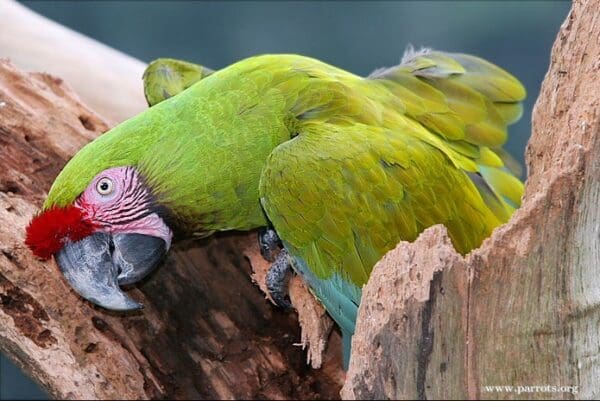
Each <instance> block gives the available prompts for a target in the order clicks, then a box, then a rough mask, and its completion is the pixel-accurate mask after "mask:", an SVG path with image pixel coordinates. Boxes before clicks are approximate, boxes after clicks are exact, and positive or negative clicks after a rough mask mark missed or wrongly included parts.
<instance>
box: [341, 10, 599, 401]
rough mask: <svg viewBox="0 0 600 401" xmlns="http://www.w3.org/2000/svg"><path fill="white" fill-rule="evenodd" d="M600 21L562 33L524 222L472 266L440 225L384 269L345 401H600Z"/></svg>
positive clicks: (575, 13) (375, 283) (531, 150)
mask: <svg viewBox="0 0 600 401" xmlns="http://www.w3.org/2000/svg"><path fill="white" fill-rule="evenodd" d="M598 10H600V1H599V0H587V1H582V0H579V1H575V2H574V4H573V7H572V10H571V13H570V14H569V16H568V17H567V19H566V21H565V23H564V24H563V26H562V27H561V30H560V32H559V34H558V38H557V40H556V42H555V44H554V47H553V50H552V59H551V65H550V69H549V71H548V73H547V75H546V78H545V80H544V83H543V85H542V90H541V93H540V95H539V98H538V101H537V103H536V106H535V110H534V116H533V134H532V138H531V140H530V142H529V145H528V148H527V165H528V170H529V177H528V180H527V187H526V194H525V196H524V199H523V205H522V207H521V208H520V209H519V210H518V211H517V212H516V213H515V215H514V216H513V218H512V219H511V220H510V221H509V222H508V223H507V224H506V225H504V226H502V227H500V228H498V229H497V230H496V231H495V232H494V233H493V235H492V237H491V238H490V239H488V240H486V241H485V242H484V244H483V245H482V246H481V247H480V248H479V249H477V250H474V251H473V252H471V253H470V254H469V255H467V257H464V258H463V257H461V256H460V255H458V254H457V253H456V252H454V250H453V249H452V248H451V245H450V242H449V239H448V236H447V234H446V233H445V230H444V229H443V228H442V227H433V228H431V229H429V230H427V231H425V232H424V233H423V234H422V235H421V236H420V238H419V239H418V240H417V241H416V242H414V243H412V244H408V243H401V244H399V246H398V247H397V248H396V249H395V250H393V251H391V252H390V253H389V254H388V255H386V257H385V258H384V259H383V260H382V261H380V262H379V263H378V265H377V266H376V267H375V269H374V272H373V274H372V276H371V279H370V280H369V283H368V284H367V285H366V287H365V290H364V293H363V302H362V304H361V307H360V310H359V317H358V326H357V334H356V335H355V337H354V341H353V355H352V359H351V364H350V369H349V372H348V375H347V380H346V383H345V385H344V387H343V390H342V396H343V397H344V398H386V397H390V398H421V399H423V398H428V399H431V398H434V399H436V398H472V399H482V398H483V399H498V398H500V399H506V398H509V399H512V398H533V399H537V398H554V399H562V398H583V399H594V398H598V396H600V382H599V381H598V377H600V337H599V336H598V328H599V327H600V275H599V274H598V269H599V267H600V207H599V205H600V80H599V79H598V78H600V18H599V17H598V16H599V14H598ZM487 386H514V388H513V389H512V392H511V391H510V390H509V389H506V388H502V389H499V388H489V387H487ZM519 386H523V388H519ZM533 386H539V387H538V388H536V387H533ZM546 386H555V388H552V387H546ZM561 386H565V388H562V389H561V388H560V387H561ZM568 386H571V388H568ZM518 391H520V394H517V392H518Z"/></svg>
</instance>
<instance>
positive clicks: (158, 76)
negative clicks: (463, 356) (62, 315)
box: [26, 49, 525, 345]
mask: <svg viewBox="0 0 600 401" xmlns="http://www.w3.org/2000/svg"><path fill="white" fill-rule="evenodd" d="M144 90H145V94H146V98H147V100H148V103H149V105H150V106H151V107H149V108H148V109H147V110H145V111H144V112H142V113H140V114H139V115H137V116H135V117H133V118H131V119H129V120H127V121H125V122H123V123H122V124H120V125H118V126H116V127H115V128H113V129H111V130H110V131H108V132H107V133H105V134H103V135H101V136H100V137H98V138H97V139H95V140H94V141H92V142H91V143H89V144H87V145H86V146H85V147H83V148H82V149H81V150H80V151H79V152H78V153H77V154H76V155H75V156H74V157H73V158H72V159H71V160H70V161H69V162H68V163H67V164H66V166H65V167H64V169H63V170H62V172H61V173H60V174H59V175H58V177H57V178H56V180H55V181H54V184H53V185H52V187H51V189H50V191H49V193H48V197H47V199H46V201H45V203H44V205H43V208H42V211H41V212H40V213H39V214H38V215H36V216H35V217H34V218H33V219H32V221H31V223H30V224H29V226H28V227H27V233H26V244H27V245H28V246H29V247H30V248H31V250H32V251H33V253H34V254H35V255H37V256H39V257H41V258H49V257H51V256H53V255H54V256H55V258H56V260H57V262H58V265H59V267H60V269H61V271H62V273H63V274H64V276H65V278H66V280H67V281H68V282H69V283H70V285H71V286H72V287H73V288H74V289H75V291H77V292H78V293H79V294H80V295H81V296H82V297H84V298H86V299H88V300H89V301H91V302H93V303H95V304H98V305H100V306H103V307H105V308H108V309H112V310H130V309H137V308H140V307H141V305H140V304H139V303H138V302H136V301H134V300H133V299H131V298H130V297H129V296H127V295H126V294H125V293H124V292H123V291H122V290H121V289H120V287H119V286H120V285H125V284H131V283H135V282H137V281H139V280H141V279H142V278H143V277H145V276H146V275H147V274H148V273H149V272H151V271H152V270H153V269H154V268H155V267H156V266H157V265H158V264H159V262H160V260H161V259H162V258H163V256H164V255H165V253H166V252H167V251H168V250H169V248H170V246H171V243H172V241H173V240H174V239H175V240H176V239H180V238H184V237H204V236H208V235H211V234H212V233H214V232H217V231H227V230H253V229H261V234H260V238H259V239H260V244H261V247H262V248H261V249H262V251H263V255H264V256H265V258H267V259H269V260H271V261H272V260H273V258H272V251H274V250H275V249H276V248H277V247H278V246H280V247H282V252H280V253H279V256H278V257H277V258H276V260H275V261H274V263H273V266H272V268H271V270H270V271H269V274H268V275H267V285H268V288H269V290H270V291H271V292H272V295H273V298H274V299H275V300H276V301H277V303H278V304H280V305H282V306H285V305H286V304H287V301H286V300H285V285H284V281H285V276H286V274H287V273H286V272H287V271H288V270H289V269H290V267H291V268H292V269H293V270H294V271H295V272H296V273H297V274H299V275H301V276H302V277H303V278H304V280H305V281H306V282H307V284H308V286H309V287H310V289H311V291H312V293H313V294H314V295H315V296H316V297H317V298H318V299H319V301H320V302H321V303H322V304H323V305H324V307H325V308H326V310H327V311H328V313H329V314H330V315H331V316H332V318H333V319H334V320H335V321H336V322H337V324H338V325H339V326H340V328H341V331H342V333H343V335H344V338H345V343H346V345H348V344H349V339H350V338H351V336H352V334H353V332H354V327H355V323H356V316H357V309H358V305H359V304H360V299H361V288H362V286H363V285H364V284H365V283H366V282H367V280H368V279H369V275H370V273H371V270H372V268H373V266H374V265H375V263H376V262H377V261H378V260H379V259H380V258H381V257H382V256H383V255H384V254H385V253H386V252H387V251H389V250H390V249H392V248H394V247H395V246H396V245H397V243H398V242H399V241H401V240H404V241H413V240H415V239H416V238H417V236H418V235H419V233H420V232H422V231H423V230H424V229H426V228H427V227H429V226H432V225H435V224H443V225H445V226H446V227H447V229H448V232H449V236H450V238H451V240H452V243H453V244H454V246H455V248H456V249H457V250H458V251H459V252H461V253H463V254H465V253H467V252H469V251H470V250H472V249H473V248H476V247H478V246H479V245H480V244H481V242H482V241H483V240H484V239H485V238H486V237H488V236H489V235H490V233H491V232H492V230H493V229H494V228H495V227H497V226H498V225H500V224H502V223H504V222H506V221H507V220H508V219H509V217H510V216H511V214H512V213H513V211H514V210H515V208H517V207H518V206H519V205H520V199H521V195H522V192H523V184H522V183H521V181H520V180H519V179H518V178H517V175H518V173H516V172H514V169H512V168H511V166H512V165H513V163H512V161H511V158H510V156H509V155H508V154H507V153H506V152H505V151H504V150H503V149H502V145H503V144H504V143H505V141H506V139H507V126H508V125H510V124H511V123H513V122H515V121H516V120H518V119H519V118H520V116H521V114H522V105H521V101H522V100H523V99H524V97H525V89H524V88H523V86H522V85H521V83H520V82H519V81H518V80H517V79H516V78H515V77H513V76H512V75H511V74H509V73H508V72H506V71H504V70H503V69H501V68H499V67H497V66H495V65H494V64H491V63H489V62H487V61H485V60H483V59H480V58H477V57H474V56H471V55H466V54H457V53H445V52H441V51H433V50H430V49H422V50H419V51H415V50H412V49H409V50H408V51H407V53H406V54H405V55H404V56H403V58H402V61H401V62H400V64H399V65H397V66H394V67H391V68H384V69H378V70H376V71H374V72H373V73H371V74H370V75H369V76H367V77H360V76H357V75H354V74H352V73H349V72H346V71H344V70H342V69H340V68H336V67H334V66H331V65H328V64H326V63H324V62H321V61H318V60H315V59H312V58H309V57H304V56H300V55H261V56H256V57H251V58H248V59H245V60H242V61H239V62H237V63H235V64H233V65H231V66H228V67H226V68H223V69H221V70H218V71H213V70H210V69H208V68H205V67H202V66H199V65H195V64H192V63H187V62H184V61H178V60H173V59H159V60H157V61H155V62H153V63H151V64H150V65H149V66H148V68H147V70H146V72H145V73H144Z"/></svg>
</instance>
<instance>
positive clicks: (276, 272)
mask: <svg viewBox="0 0 600 401" xmlns="http://www.w3.org/2000/svg"><path fill="white" fill-rule="evenodd" d="M291 268H292V265H291V263H290V259H289V254H288V252H287V251H286V250H285V248H284V249H282V250H281V252H279V255H277V258H276V259H275V262H273V264H272V265H271V267H270V268H269V271H268V272H267V277H266V279H265V281H266V283H267V290H268V291H269V295H270V296H271V299H272V300H273V302H275V304H276V305H277V306H279V307H280V308H283V309H290V308H291V307H292V304H291V303H290V302H289V301H288V300H287V299H286V296H287V292H288V291H287V284H288V278H289V273H290V270H291Z"/></svg>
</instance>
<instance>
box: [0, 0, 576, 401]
mask: <svg viewBox="0 0 600 401" xmlns="http://www.w3.org/2000/svg"><path fill="white" fill-rule="evenodd" d="M0 1H3V0H0ZM21 3H22V4H24V5H26V6H27V7H30V8H31V9H33V10H35V11H37V12H39V13H41V14H43V15H45V16H47V17H49V18H51V19H53V20H55V21H58V22H60V23H61V24H64V25H66V26H68V27H70V28H72V29H75V30H77V31H79V32H82V33H84V34H86V35H88V36H91V37H93V38H96V39H97V40H99V41H101V42H104V43H106V44H108V45H110V46H112V47H115V48H117V49H119V50H121V51H123V52H125V53H128V54H130V55H133V56H135V57H137V58H139V59H141V60H144V61H150V60H152V59H154V58H158V57H175V58H181V59H186V60H189V61H193V62H197V63H200V64H203V65H206V66H208V67H211V68H213V69H218V68H221V67H224V66H226V65H228V64H230V63H232V62H235V61H237V60H239V59H241V58H244V57H247V56H251V55H255V54H260V53H300V54H304V55H308V56H312V57H316V58H319V59H321V60H323V61H326V62H329V63H331V64H334V65H336V66H338V67H341V68H344V69H347V70H349V71H352V72H354V73H357V74H363V75H364V74H368V73H369V72H371V71H372V70H374V69H376V68H379V67H383V66H390V65H393V64H397V63H398V62H399V60H400V57H401V55H402V53H403V51H404V49H405V47H406V45H407V44H409V43H411V44H413V45H414V46H415V47H420V46H427V47H432V48H435V49H441V50H448V51H455V52H464V53H472V54H475V55H478V56H481V57H483V58H486V59H488V60H490V61H492V62H494V63H496V64H498V65H500V66H502V67H503V68H505V69H507V70H508V71H510V72H511V73H512V74H514V75H515V76H517V77H518V78H519V79H521V80H522V81H523V83H524V84H525V86H526V88H527V90H528V94H529V95H528V99H527V101H526V102H525V113H524V115H523V118H522V119H521V121H520V122H519V123H518V124H516V125H515V126H513V128H512V129H511V131H510V139H509V142H508V144H507V148H508V150H509V151H510V152H511V153H512V154H513V155H514V156H516V157H517V158H518V159H519V160H521V161H522V160H523V151H524V149H525V144H526V142H527V139H528V137H529V133H530V126H531V124H530V119H531V109H532V107H533V103H534V102H535V99H536V97H537V93H538V91H539V86H540V83H541V81H542V79H543V77H544V74H545V72H546V70H547V68H548V63H549V60H550V48H551V46H552V43H553V41H554V39H555V37H556V33H557V32H558V29H559V27H560V24H561V23H562V21H563V20H564V18H565V17H566V15H567V13H568V10H569V8H570V2H568V1H479V2H477V1H461V2H458V1H457V2H452V1H381V2H379V1H352V2H344V1H331V2H326V1H280V2H274V1H262V2H261V1H243V2H238V1H226V2H223V1H221V2H211V1H168V2H167V1H162V2H161V1H85V2H83V1H21ZM1 18H2V16H0V29H2V28H1V24H2V22H1ZM56 46H57V49H60V43H57V44H56ZM0 57H2V49H0ZM92 78H93V77H90V79H92ZM43 398H47V396H46V395H45V394H44V393H43V392H42V391H40V390H39V389H38V387H37V386H36V385H35V384H33V383H32V382H31V381H30V380H29V379H27V378H26V377H25V376H23V375H22V374H21V373H20V372H19V370H18V369H17V368H15V367H14V366H13V365H12V364H11V363H10V362H9V361H8V360H7V359H6V358H4V357H3V356H0V399H43Z"/></svg>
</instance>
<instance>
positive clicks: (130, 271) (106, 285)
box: [56, 233, 166, 311]
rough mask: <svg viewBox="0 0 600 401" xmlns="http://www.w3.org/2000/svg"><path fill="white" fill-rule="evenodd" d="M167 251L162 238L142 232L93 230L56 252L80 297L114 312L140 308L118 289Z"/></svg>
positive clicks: (148, 269) (140, 276) (143, 273)
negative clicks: (98, 231) (123, 232)
mask: <svg viewBox="0 0 600 401" xmlns="http://www.w3.org/2000/svg"><path fill="white" fill-rule="evenodd" d="M165 253H166V244H165V241H164V240H162V239H161V238H157V237H151V236H148V235H143V234H115V235H114V236H113V235H111V234H106V233H95V234H92V235H90V236H88V237H86V238H84V239H82V240H80V241H77V242H69V243H67V244H65V246H64V247H63V249H61V250H60V252H58V253H57V254H56V261H57V262H58V265H59V266H60V270H61V271H62V273H63V275H64V276H65V278H66V279H67V281H68V282H69V284H70V285H71V287H73V289H74V290H75V291H76V292H77V293H78V294H79V295H81V296H82V297H84V298H85V299H87V300H88V301H90V302H93V303H95V304H96V305H99V306H102V307H103V308H106V309H111V310H116V311H127V310H136V309H141V308H142V307H143V305H142V304H140V303H138V302H136V301H134V300H133V299H131V298H130V297H129V296H127V295H125V293H124V292H123V291H122V290H121V289H120V288H119V285H126V284H133V283H135V282H137V281H140V280H141V279H143V278H144V277H145V276H147V275H148V274H149V273H150V272H151V271H152V270H154V268H155V267H156V266H157V265H158V263H159V262H160V260H161V259H162V257H163V256H164V254H165Z"/></svg>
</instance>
